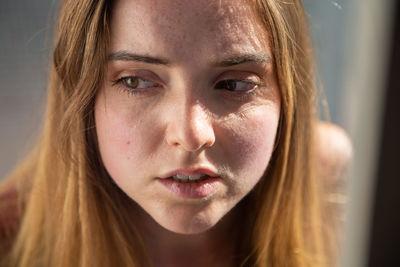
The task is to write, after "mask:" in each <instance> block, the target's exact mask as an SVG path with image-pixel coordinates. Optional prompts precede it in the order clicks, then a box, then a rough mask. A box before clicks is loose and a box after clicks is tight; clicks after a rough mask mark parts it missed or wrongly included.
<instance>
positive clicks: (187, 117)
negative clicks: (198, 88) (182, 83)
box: [166, 92, 215, 151]
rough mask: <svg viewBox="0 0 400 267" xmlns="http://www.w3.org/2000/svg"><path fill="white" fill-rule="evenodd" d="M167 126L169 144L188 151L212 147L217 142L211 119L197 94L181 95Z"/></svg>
mask: <svg viewBox="0 0 400 267" xmlns="http://www.w3.org/2000/svg"><path fill="white" fill-rule="evenodd" d="M174 105H175V107H174V108H173V109H172V110H173V112H171V118H170V119H169V122H168V126H167V133H166V135H167V136H166V138H167V142H168V144H170V145H172V146H175V147H180V148H181V149H184V150H186V151H197V150H199V149H200V148H202V147H210V146H212V145H213V144H214V142H215V135H214V129H213V124H212V120H211V117H210V116H209V115H208V112H207V109H206V107H205V105H204V104H202V102H201V101H200V99H199V97H196V94H193V92H192V93H186V94H183V95H180V97H178V98H177V101H175V103H174Z"/></svg>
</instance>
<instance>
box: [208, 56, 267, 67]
mask: <svg viewBox="0 0 400 267" xmlns="http://www.w3.org/2000/svg"><path fill="white" fill-rule="evenodd" d="M271 62H272V59H271V57H269V56H267V55H264V54H244V55H235V56H232V57H229V58H227V59H224V60H222V61H221V62H218V63H216V64H215V65H216V66H219V67H229V66H234V65H239V64H243V63H271Z"/></svg>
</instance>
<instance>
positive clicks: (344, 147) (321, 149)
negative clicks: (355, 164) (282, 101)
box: [315, 121, 353, 186]
mask: <svg viewBox="0 0 400 267" xmlns="http://www.w3.org/2000/svg"><path fill="white" fill-rule="evenodd" d="M315 149H316V157H317V162H318V170H319V174H320V175H321V176H322V177H324V178H326V179H327V181H326V182H327V184H328V185H331V186H335V185H338V184H342V183H343V182H345V181H344V180H345V179H346V177H347V175H348V169H349V166H350V164H351V162H352V158H353V145H352V142H351V140H350V137H349V135H348V134H347V133H346V131H345V130H344V129H343V128H341V127H339V126H337V125H335V124H332V123H329V122H324V121H318V122H316V125H315Z"/></svg>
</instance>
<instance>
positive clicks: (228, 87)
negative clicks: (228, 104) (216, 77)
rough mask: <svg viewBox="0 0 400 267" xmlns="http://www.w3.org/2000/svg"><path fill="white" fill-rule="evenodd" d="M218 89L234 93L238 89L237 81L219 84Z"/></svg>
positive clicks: (226, 81) (225, 81)
mask: <svg viewBox="0 0 400 267" xmlns="http://www.w3.org/2000/svg"><path fill="white" fill-rule="evenodd" d="M216 88H218V89H226V90H229V91H234V90H235V89H236V81H235V80H224V81H220V82H219V83H217V85H216Z"/></svg>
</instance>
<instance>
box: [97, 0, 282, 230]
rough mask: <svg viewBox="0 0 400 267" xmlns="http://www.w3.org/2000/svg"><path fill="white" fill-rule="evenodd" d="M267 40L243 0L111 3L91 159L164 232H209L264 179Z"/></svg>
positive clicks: (273, 123) (276, 101) (269, 101)
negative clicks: (95, 151)
mask: <svg viewBox="0 0 400 267" xmlns="http://www.w3.org/2000/svg"><path fill="white" fill-rule="evenodd" d="M266 39H267V37H266V32H265V29H263V27H262V26H261V24H259V23H258V22H257V20H256V19H255V15H254V12H253V10H252V8H251V7H250V6H249V5H248V4H247V3H246V1H198V0H193V1H173V0H171V1H170V0H168V1H166V0H163V1H161V0H158V1H157V0H152V1H149V0H138V1H129V0H121V1H116V3H115V4H114V7H113V11H112V21H111V44H110V51H109V55H110V56H109V61H108V64H107V71H106V78H105V81H104V83H103V86H102V88H101V90H100V92H99V94H98V95H97V98H96V105H95V119H96V129H97V135H98V141H99V147H100V154H101V158H102V161H103V163H104V165H105V167H106V169H107V171H108V173H109V174H110V176H111V177H112V178H113V180H114V181H115V183H116V184H117V185H118V186H119V187H120V188H121V189H122V190H123V191H124V192H125V193H126V194H127V195H128V196H129V197H131V198H132V199H133V200H134V201H136V202H137V203H138V204H139V205H140V206H141V207H142V208H143V209H144V210H145V211H146V212H147V213H148V214H149V215H150V216H151V217H152V218H153V219H154V220H155V221H156V222H157V223H158V224H160V225H161V226H163V227H164V228H166V229H168V230H170V231H173V232H177V233H200V232H203V231H205V230H207V229H209V228H211V227H212V226H214V225H215V224H216V223H217V222H218V221H219V220H220V219H221V218H222V217H223V216H224V215H225V214H227V213H228V212H229V211H230V210H231V209H232V208H233V207H234V206H235V205H236V204H237V203H238V202H239V201H240V200H241V199H242V198H243V197H244V196H245V195H246V194H248V193H249V192H250V190H251V189H252V188H253V187H254V186H255V185H256V183H257V182H258V181H259V180H260V178H261V176H262V175H263V173H264V171H265V169H266V167H267V165H268V162H269V160H270V157H271V153H272V150H273V146H274V140H275V135H276V131H277V127H278V121H279V112H280V94H279V90H278V84H277V80H276V77H275V72H274V69H273V63H272V58H273V57H272V54H271V50H270V48H269V46H268V42H267V41H266ZM188 180H189V181H188Z"/></svg>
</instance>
